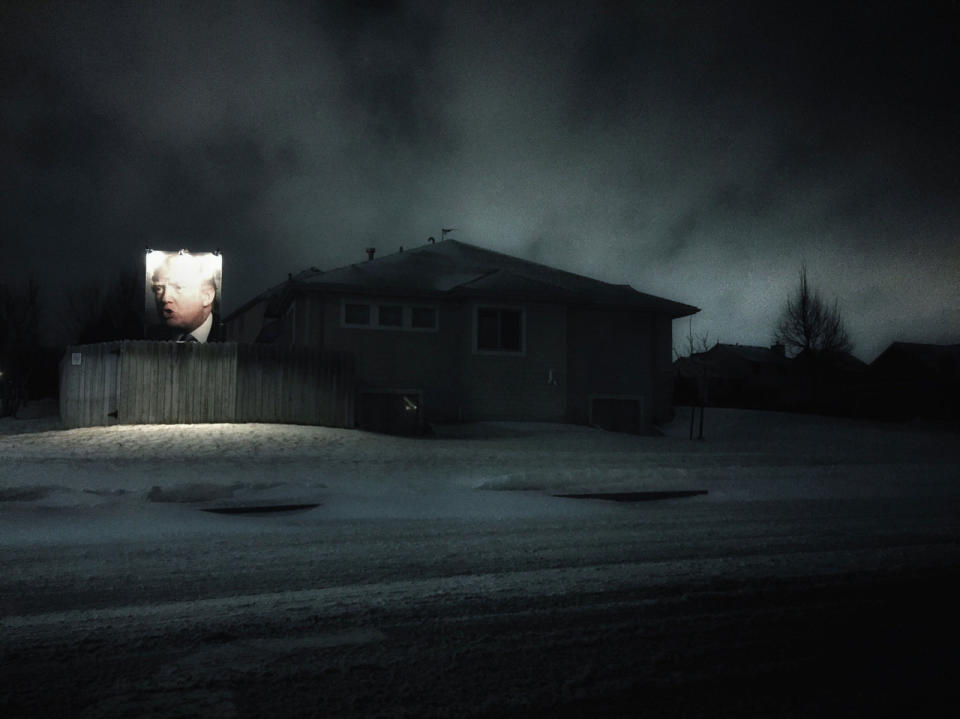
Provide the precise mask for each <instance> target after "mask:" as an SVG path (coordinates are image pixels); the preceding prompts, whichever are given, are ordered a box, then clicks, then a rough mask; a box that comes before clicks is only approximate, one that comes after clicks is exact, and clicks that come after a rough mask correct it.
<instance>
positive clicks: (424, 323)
mask: <svg viewBox="0 0 960 719" xmlns="http://www.w3.org/2000/svg"><path fill="white" fill-rule="evenodd" d="M437 319H438V318H437V308H436V307H431V306H428V305H404V304H394V303H383V304H380V303H379V302H375V301H364V300H354V301H347V300H341V305H340V325H341V326H342V327H352V328H355V329H359V328H363V329H380V330H400V331H404V332H436V331H437Z"/></svg>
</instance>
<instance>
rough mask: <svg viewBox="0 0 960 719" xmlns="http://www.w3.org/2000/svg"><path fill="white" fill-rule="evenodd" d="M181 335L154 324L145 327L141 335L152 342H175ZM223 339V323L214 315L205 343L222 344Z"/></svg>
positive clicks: (178, 331)
mask: <svg viewBox="0 0 960 719" xmlns="http://www.w3.org/2000/svg"><path fill="white" fill-rule="evenodd" d="M182 334H183V332H181V331H180V330H175V329H171V328H170V327H167V326H166V325H161V324H155V325H148V326H147V329H146V331H145V332H144V333H143V337H144V339H148V340H154V341H161V342H163V341H166V342H175V341H176V340H177V339H179V338H180V335H182ZM225 337H226V330H225V328H224V326H223V323H222V322H221V321H220V317H219V316H217V315H214V316H213V326H212V327H211V328H210V334H209V335H207V342H223V341H224V339H225Z"/></svg>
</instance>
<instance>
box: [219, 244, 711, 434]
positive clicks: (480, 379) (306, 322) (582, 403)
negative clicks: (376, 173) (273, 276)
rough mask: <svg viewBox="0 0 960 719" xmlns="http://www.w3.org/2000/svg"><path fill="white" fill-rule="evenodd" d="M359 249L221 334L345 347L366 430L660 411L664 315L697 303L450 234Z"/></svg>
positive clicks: (665, 356) (665, 394) (667, 393)
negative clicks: (402, 246) (389, 250)
mask: <svg viewBox="0 0 960 719" xmlns="http://www.w3.org/2000/svg"><path fill="white" fill-rule="evenodd" d="M368 254H369V259H368V260H367V261H364V262H360V263H357V264H353V265H349V266H346V267H341V268H339V269H335V270H331V271H329V272H320V271H319V270H317V269H315V268H313V269H310V270H307V271H306V272H302V273H300V274H298V275H291V276H290V278H289V279H288V280H287V281H286V282H284V283H281V284H280V285H277V286H276V287H273V288H271V289H269V290H267V291H266V292H264V293H262V294H261V295H258V296H257V297H254V298H253V299H251V300H250V301H249V302H247V303H246V304H244V305H243V306H241V307H240V308H239V309H238V310H236V311H235V312H233V313H232V314H231V315H230V316H229V317H227V318H226V319H225V324H226V333H227V339H228V340H229V341H236V342H264V343H274V344H279V345H282V346H287V347H298V346H306V347H319V348H324V349H331V350H338V351H347V352H351V353H352V354H353V355H354V357H355V361H356V384H357V391H358V401H357V404H356V407H357V423H358V424H359V425H360V426H363V427H368V428H370V429H375V430H383V431H399V432H404V431H410V432H413V431H417V429H418V428H419V427H421V426H422V425H423V424H424V423H425V422H442V421H457V420H464V421H466V420H494V419H499V420H536V421H565V422H571V423H579V424H594V425H598V426H603V427H607V428H610V429H616V430H624V431H634V432H639V431H644V430H646V429H648V428H649V427H650V426H651V425H652V424H653V423H655V422H659V421H664V420H667V419H669V418H670V417H671V416H672V382H671V347H672V320H673V319H675V318H678V317H684V316H687V315H691V314H693V313H695V312H697V311H698V309H697V308H696V307H691V306H690V305H686V304H682V303H680V302H674V301H671V300H667V299H663V298H661V297H655V296H653V295H648V294H644V293H642V292H638V291H637V290H635V289H633V288H632V287H630V286H628V285H614V284H609V283H606V282H601V281H599V280H595V279H591V278H589V277H584V276H582V275H578V274H573V273H570V272H564V271H562V270H558V269H554V268H552V267H548V266H546V265H542V264H538V263H534V262H529V261H526V260H522V259H519V258H516V257H512V256H509V255H505V254H501V253H498V252H492V251H490V250H486V249H483V248H480V247H476V246H474V245H470V244H467V243H464V242H459V241H456V240H443V241H441V242H437V243H431V244H427V245H424V246H421V247H417V248H414V249H410V250H407V251H403V250H401V251H400V252H397V253H395V254H391V255H387V256H384V257H377V258H375V257H374V251H373V250H372V249H371V250H368Z"/></svg>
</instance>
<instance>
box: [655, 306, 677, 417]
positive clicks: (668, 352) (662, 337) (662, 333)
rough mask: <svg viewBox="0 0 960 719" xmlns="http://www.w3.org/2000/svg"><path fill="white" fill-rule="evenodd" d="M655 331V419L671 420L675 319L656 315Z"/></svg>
mask: <svg viewBox="0 0 960 719" xmlns="http://www.w3.org/2000/svg"><path fill="white" fill-rule="evenodd" d="M653 331H654V349H653V364H654V385H653V421H654V422H669V421H670V420H671V419H673V319H671V318H670V317H667V316H665V315H657V316H655V317H654V318H653Z"/></svg>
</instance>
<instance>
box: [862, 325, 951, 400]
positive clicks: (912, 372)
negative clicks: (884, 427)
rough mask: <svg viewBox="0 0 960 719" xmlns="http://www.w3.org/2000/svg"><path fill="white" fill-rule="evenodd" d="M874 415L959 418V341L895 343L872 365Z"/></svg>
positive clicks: (871, 383)
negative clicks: (949, 343)
mask: <svg viewBox="0 0 960 719" xmlns="http://www.w3.org/2000/svg"><path fill="white" fill-rule="evenodd" d="M868 375H869V385H870V388H871V392H870V395H869V397H868V401H867V403H866V404H867V409H868V410H869V412H870V413H871V414H874V415H877V416H881V417H890V418H901V419H907V418H911V417H930V418H941V419H947V418H954V419H956V418H958V417H960V344H955V345H935V344H921V343H917V342H894V343H892V344H891V345H890V346H889V347H887V349H885V350H884V351H883V352H881V353H880V354H879V355H878V356H877V358H876V359H875V360H874V361H873V362H872V363H871V364H870V367H869V370H868Z"/></svg>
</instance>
